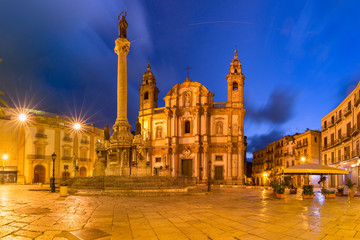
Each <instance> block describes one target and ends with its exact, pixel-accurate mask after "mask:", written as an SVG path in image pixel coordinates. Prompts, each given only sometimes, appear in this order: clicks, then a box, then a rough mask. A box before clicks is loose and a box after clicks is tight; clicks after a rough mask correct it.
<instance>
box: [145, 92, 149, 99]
mask: <svg viewBox="0 0 360 240" xmlns="http://www.w3.org/2000/svg"><path fill="white" fill-rule="evenodd" d="M148 99H149V92H146V93H145V94H144V100H148Z"/></svg>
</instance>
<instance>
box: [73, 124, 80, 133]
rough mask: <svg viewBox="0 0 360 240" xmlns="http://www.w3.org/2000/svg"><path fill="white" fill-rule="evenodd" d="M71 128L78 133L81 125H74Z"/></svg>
mask: <svg viewBox="0 0 360 240" xmlns="http://www.w3.org/2000/svg"><path fill="white" fill-rule="evenodd" d="M73 128H74V129H75V130H76V131H78V130H80V128H81V124H80V123H75V124H74V126H73Z"/></svg>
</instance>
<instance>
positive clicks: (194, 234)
mask: <svg viewBox="0 0 360 240" xmlns="http://www.w3.org/2000/svg"><path fill="white" fill-rule="evenodd" d="M0 188H1V191H0V208H1V218H0V225H1V227H0V236H1V237H2V239H194V240H199V239H347V238H360V233H359V232H360V211H359V210H360V198H358V197H355V198H352V199H348V198H347V197H337V198H336V199H325V198H324V197H323V196H322V195H321V194H320V193H316V197H315V198H314V199H313V200H311V199H305V200H302V198H301V197H300V195H297V196H296V195H287V198H286V199H284V200H281V199H276V198H274V197H273V195H272V191H270V190H261V189H251V188H249V189H247V188H225V187H224V188H214V189H213V192H212V193H211V194H209V195H194V196H161V197H141V196H138V197H107V196H68V197H66V198H60V197H59V193H51V192H49V191H29V190H30V189H34V188H39V187H38V186H34V185H30V186H29V185H25V186H24V185H2V186H0ZM82 229H83V230H86V231H79V230H82ZM72 233H74V234H72ZM75 233H76V234H75ZM76 236H86V237H85V238H78V237H76Z"/></svg>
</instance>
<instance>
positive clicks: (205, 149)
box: [203, 145, 209, 180]
mask: <svg viewBox="0 0 360 240" xmlns="http://www.w3.org/2000/svg"><path fill="white" fill-rule="evenodd" d="M208 168H209V163H208V146H207V145H204V162H203V180H207V179H208Z"/></svg>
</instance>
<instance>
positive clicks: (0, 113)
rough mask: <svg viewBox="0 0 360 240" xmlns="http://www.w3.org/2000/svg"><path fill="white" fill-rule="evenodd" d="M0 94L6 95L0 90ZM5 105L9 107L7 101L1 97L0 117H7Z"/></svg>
mask: <svg viewBox="0 0 360 240" xmlns="http://www.w3.org/2000/svg"><path fill="white" fill-rule="evenodd" d="M0 95H4V93H3V92H2V91H0ZM3 107H8V104H7V103H6V102H5V100H4V99H2V98H0V118H3V117H5V111H4V109H3Z"/></svg>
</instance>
